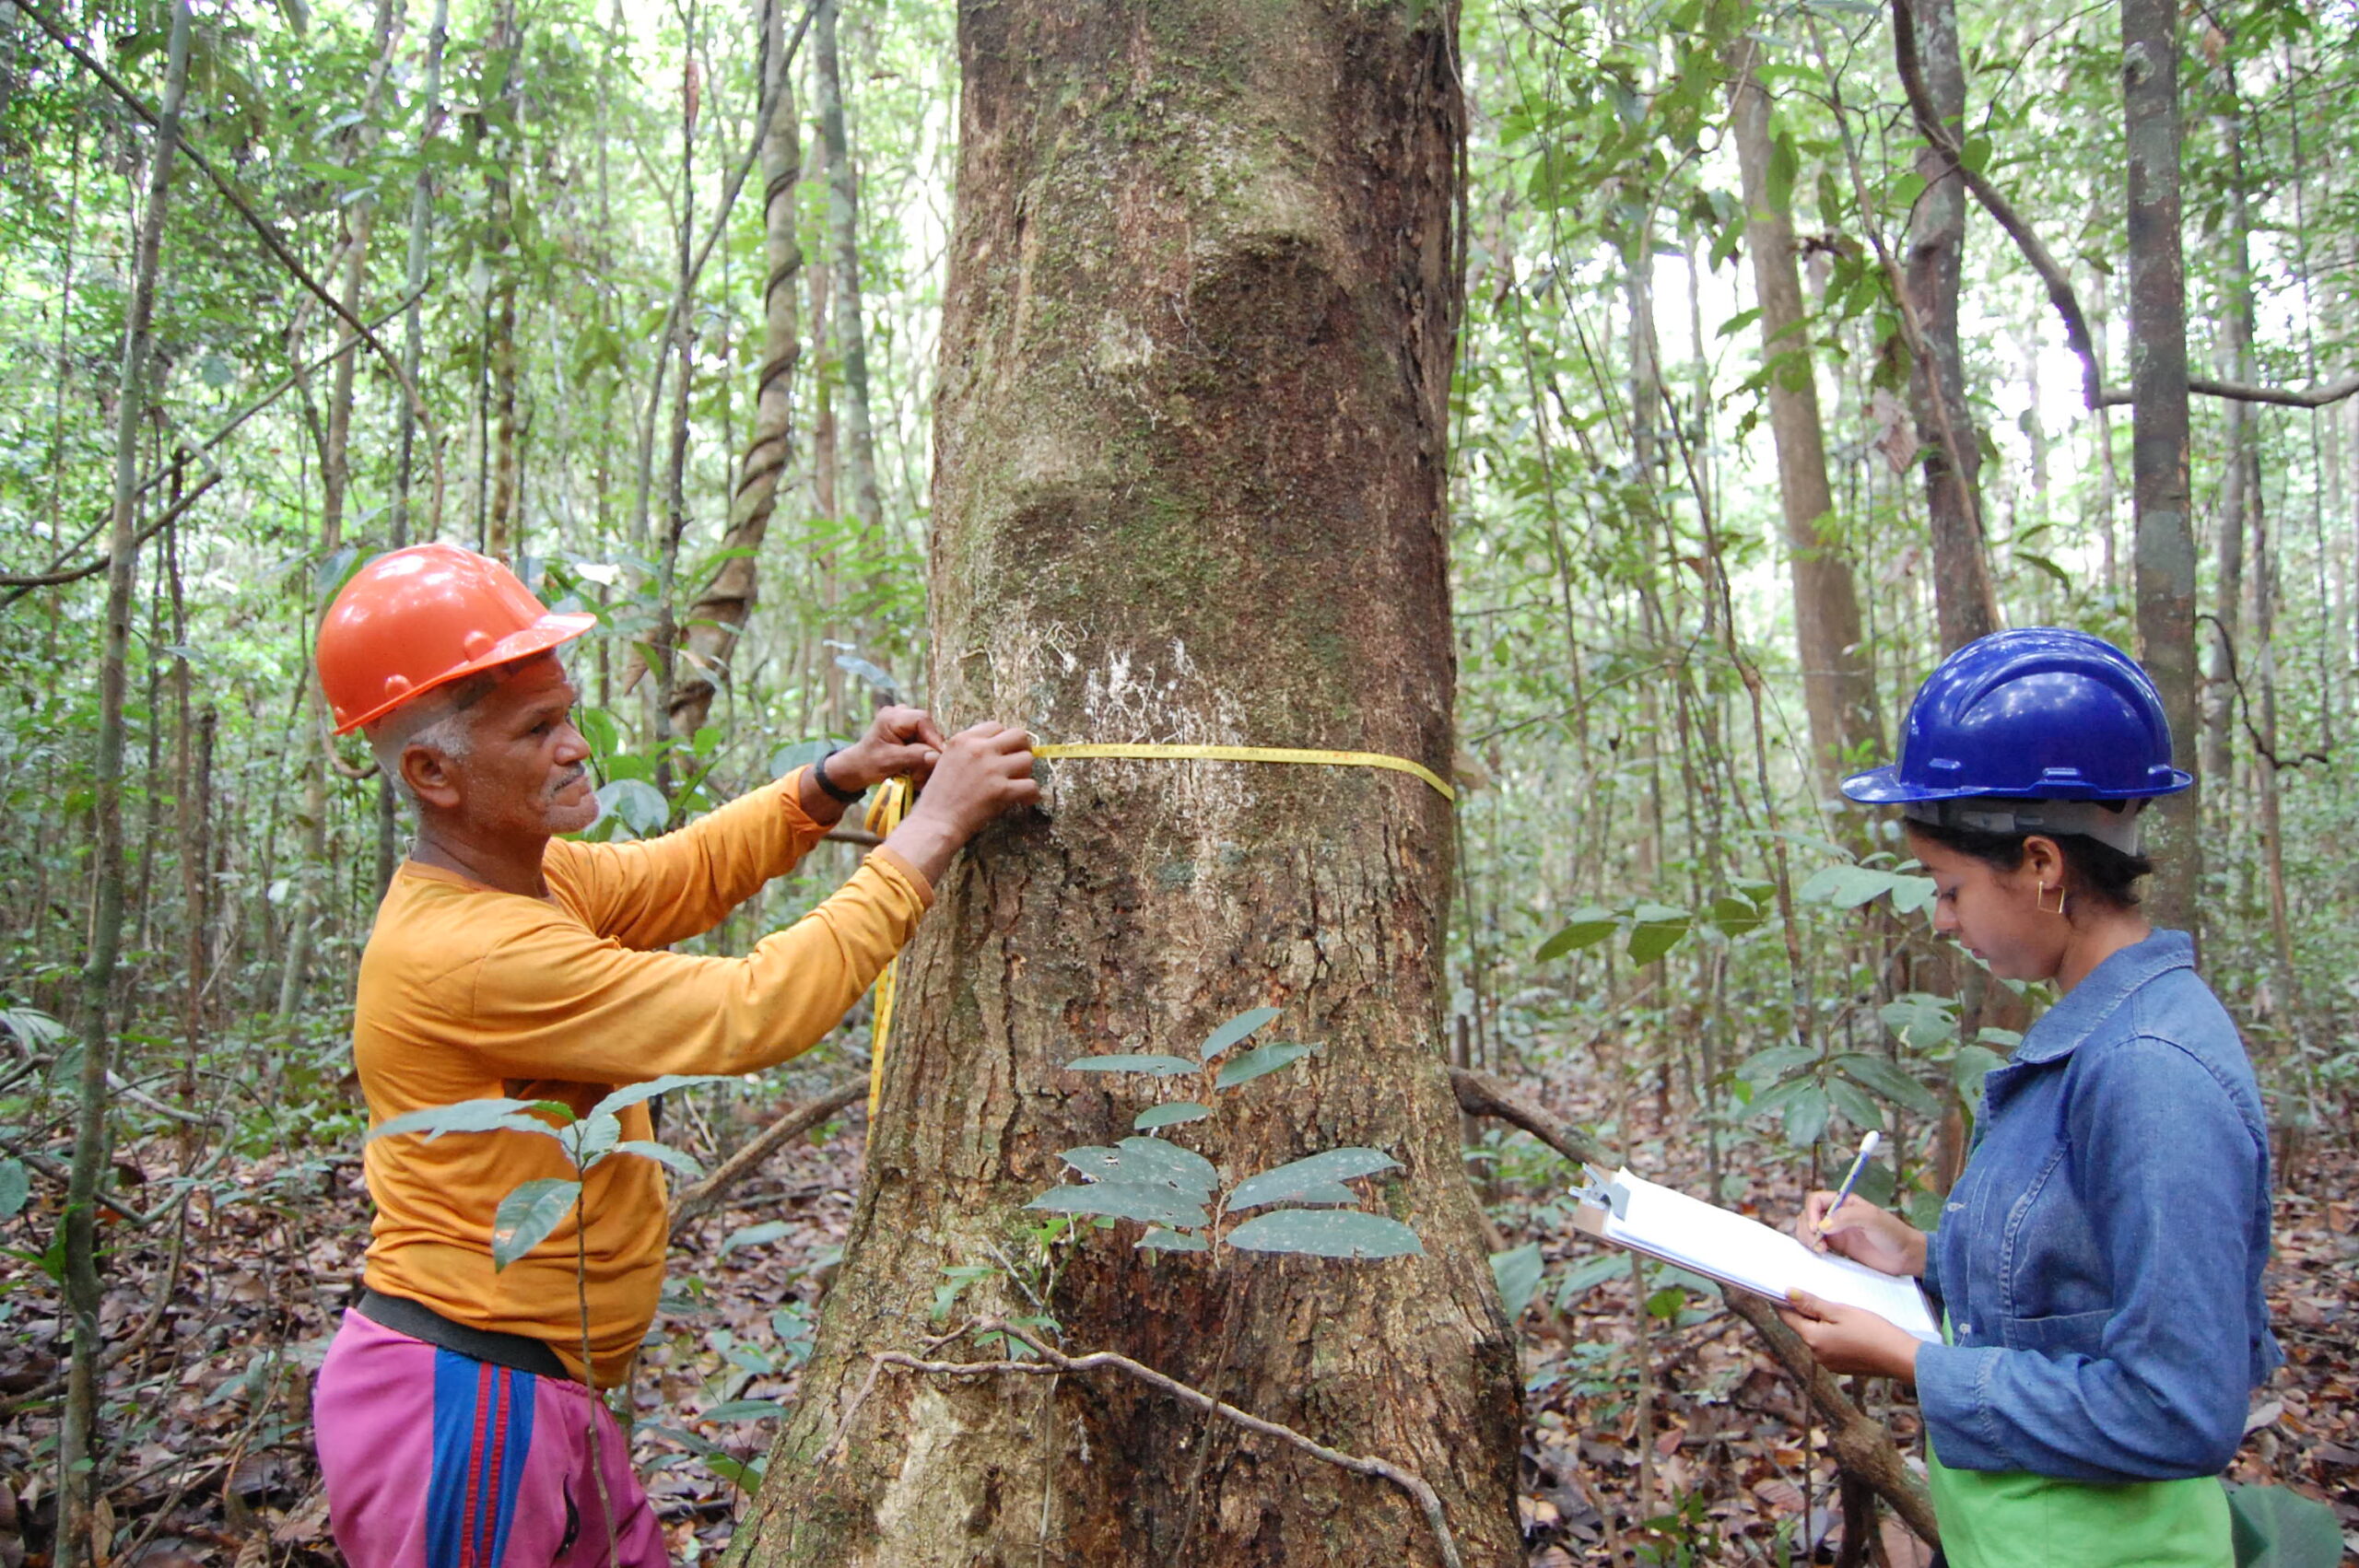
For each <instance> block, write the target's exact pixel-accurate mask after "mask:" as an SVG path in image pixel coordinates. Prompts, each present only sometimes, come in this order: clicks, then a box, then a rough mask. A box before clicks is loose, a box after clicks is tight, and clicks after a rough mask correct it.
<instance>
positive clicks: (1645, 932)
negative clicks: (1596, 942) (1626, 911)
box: [1630, 904, 1688, 964]
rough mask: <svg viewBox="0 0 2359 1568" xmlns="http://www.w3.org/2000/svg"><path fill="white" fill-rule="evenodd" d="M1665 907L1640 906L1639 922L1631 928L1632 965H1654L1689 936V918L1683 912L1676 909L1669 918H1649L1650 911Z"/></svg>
mask: <svg viewBox="0 0 2359 1568" xmlns="http://www.w3.org/2000/svg"><path fill="white" fill-rule="evenodd" d="M1663 907H1665V906H1663V905H1661V904H1641V905H1640V906H1638V910H1639V916H1640V918H1639V919H1638V922H1637V924H1636V925H1634V926H1632V927H1631V928H1630V962H1631V963H1633V964H1651V963H1653V962H1654V961H1655V960H1656V959H1658V958H1661V956H1662V955H1663V954H1666V953H1669V952H1670V951H1671V950H1672V948H1674V947H1677V946H1678V945H1679V939H1680V938H1681V937H1684V936H1685V935H1686V934H1687V923H1688V918H1687V916H1686V915H1685V914H1684V912H1682V911H1679V910H1676V909H1674V910H1672V912H1671V914H1670V915H1669V916H1654V917H1652V918H1649V916H1648V914H1647V912H1648V911H1649V910H1653V909H1661V908H1663Z"/></svg>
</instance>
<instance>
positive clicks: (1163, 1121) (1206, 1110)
mask: <svg viewBox="0 0 2359 1568" xmlns="http://www.w3.org/2000/svg"><path fill="white" fill-rule="evenodd" d="M1212 1114H1213V1108H1212V1106H1200V1105H1198V1104H1197V1103H1196V1102H1195V1101H1193V1100H1174V1101H1172V1102H1171V1104H1169V1105H1168V1106H1148V1107H1147V1108H1146V1109H1144V1110H1143V1111H1141V1112H1140V1113H1139V1114H1138V1115H1137V1116H1135V1117H1132V1118H1131V1125H1132V1126H1133V1127H1134V1128H1136V1129H1139V1130H1140V1131H1141V1132H1145V1131H1147V1130H1148V1129H1152V1128H1157V1127H1177V1126H1179V1125H1180V1123H1181V1122H1183V1121H1202V1120H1203V1119H1204V1118H1205V1117H1208V1116H1210V1115H1212Z"/></svg>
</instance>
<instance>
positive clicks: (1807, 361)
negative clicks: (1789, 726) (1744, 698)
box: [1730, 38, 1876, 801]
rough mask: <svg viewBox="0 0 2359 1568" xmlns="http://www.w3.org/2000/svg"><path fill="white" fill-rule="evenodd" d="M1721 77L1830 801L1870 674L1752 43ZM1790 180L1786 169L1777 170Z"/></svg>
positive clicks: (1860, 748)
mask: <svg viewBox="0 0 2359 1568" xmlns="http://www.w3.org/2000/svg"><path fill="white" fill-rule="evenodd" d="M1737 47H1738V49H1739V51H1740V58H1739V60H1738V63H1737V64H1738V68H1737V71H1736V79H1735V83H1734V85H1733V86H1732V87H1731V88H1730V97H1731V114H1730V126H1731V132H1732V134H1733V135H1734V137H1735V140H1736V150H1737V164H1738V169H1739V171H1740V174H1741V176H1742V179H1743V185H1744V206H1745V214H1746V216H1745V228H1744V248H1745V249H1746V250H1747V251H1750V252H1752V253H1753V287H1754V294H1755V303H1756V304H1757V305H1758V306H1759V307H1760V309H1761V353H1762V357H1763V358H1764V359H1766V360H1767V361H1768V362H1769V364H1770V366H1771V370H1770V376H1769V430H1770V434H1771V436H1772V437H1773V438H1774V439H1776V442H1777V447H1778V497H1779V500H1780V502H1781V504H1782V506H1783V509H1784V513H1785V521H1786V545H1787V550H1788V552H1789V554H1790V556H1791V557H1792V561H1793V579H1794V636H1795V641H1796V642H1797V644H1798V645H1799V649H1800V652H1801V656H1802V696H1803V700H1804V703H1805V706H1806V707H1807V708H1808V710H1809V713H1810V738H1811V760H1812V765H1813V778H1814V781H1815V784H1816V786H1817V792H1818V798H1819V799H1820V800H1822V801H1832V800H1834V799H1835V798H1836V785H1837V783H1838V782H1839V781H1840V779H1841V777H1842V775H1843V773H1844V772H1845V771H1846V763H1847V759H1848V758H1851V757H1857V756H1860V755H1865V753H1866V752H1867V750H1869V749H1870V743H1872V742H1873V741H1874V740H1875V739H1876V721H1875V675H1874V672H1873V671H1872V669H1870V667H1869V664H1868V657H1867V650H1866V649H1865V648H1864V647H1862V646H1861V643H1860V600H1859V594H1858V591H1857V590H1856V589H1854V587H1853V586H1852V583H1851V568H1850V563H1849V562H1848V561H1847V560H1846V559H1845V558H1844V555H1843V550H1842V545H1841V542H1840V539H1839V537H1838V535H1837V531H1836V529H1835V527H1834V521H1835V493H1834V490H1833V489H1832V487H1831V486H1829V485H1828V484H1827V479H1826V439H1825V433H1824V430H1823V427H1821V425H1820V422H1819V412H1818V381H1817V373H1816V371H1815V369H1814V368H1813V363H1812V357H1811V352H1810V322H1809V316H1808V312H1807V311H1806V310H1804V308H1803V304H1802V275H1801V273H1800V271H1799V269H1798V267H1797V265H1796V263H1795V256H1794V221H1793V215H1792V213H1791V212H1790V210H1789V206H1788V204H1787V203H1786V202H1785V201H1783V200H1777V199H1773V198H1774V197H1777V196H1778V194H1779V193H1778V192H1776V191H1773V189H1772V185H1773V183H1774V181H1772V179H1771V165H1772V163H1773V161H1774V160H1775V159H1776V158H1777V156H1778V154H1777V148H1776V146H1775V144H1774V142H1773V141H1772V140H1771V137H1770V132H1769V95H1768V94H1767V93H1766V91H1764V90H1763V89H1762V87H1761V84H1760V83H1759V82H1757V81H1755V79H1754V76H1753V67H1754V57H1755V54H1756V53H1757V52H1758V50H1759V47H1760V46H1759V45H1758V44H1757V43H1755V41H1752V40H1751V39H1749V38H1748V39H1746V40H1744V41H1743V42H1742V43H1740V44H1739V45H1738V46H1737ZM1786 184H1787V185H1788V186H1789V187H1790V184H1791V181H1790V178H1789V180H1788V181H1786Z"/></svg>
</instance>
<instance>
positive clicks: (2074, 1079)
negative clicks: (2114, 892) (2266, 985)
mask: <svg viewBox="0 0 2359 1568" xmlns="http://www.w3.org/2000/svg"><path fill="white" fill-rule="evenodd" d="M1985 1093H1986V1099H1985V1103H1984V1107H1983V1113H1982V1121H1981V1125H1980V1128H1979V1129H1978V1133H1977V1137H1976V1140H1975V1147H1974V1153H1973V1157H1972V1158H1971V1159H1970V1160H1968V1161H1967V1163H1966V1171H1965V1174H1964V1175H1963V1176H1960V1177H1959V1178H1958V1183H1957V1186H1956V1188H1954V1190H1952V1192H1951V1193H1950V1195H1949V1199H1948V1201H1947V1203H1946V1204H1945V1205H1944V1206H1943V1210H1942V1223H1941V1226H1940V1228H1939V1229H1938V1230H1937V1231H1936V1232H1935V1233H1934V1235H1932V1236H1931V1238H1930V1245H1929V1246H1927V1247H1926V1258H1925V1286H1926V1289H1927V1291H1928V1292H1929V1293H1931V1294H1932V1295H1933V1296H1934V1298H1935V1299H1936V1300H1937V1301H1939V1302H1940V1303H1941V1305H1942V1307H1943V1309H1944V1310H1945V1311H1946V1312H1947V1314H1948V1316H1949V1320H1950V1332H1951V1337H1952V1343H1950V1344H1947V1345H1928V1346H1926V1347H1925V1348H1924V1349H1923V1350H1921V1351H1919V1352H1918V1356H1917V1397H1918V1400H1919V1404H1920V1406H1921V1407H1922V1409H1923V1410H1924V1416H1925V1421H1926V1423H1927V1425H1928V1427H1929V1429H1930V1430H1931V1433H1932V1440H1933V1449H1934V1452H1936V1453H1937V1454H1939V1455H1940V1456H1941V1459H1942V1463H1943V1464H1944V1465H1947V1466H1949V1467H1950V1468H1952V1469H1973V1470H2028V1471H2031V1472H2033V1473H2035V1474H2037V1475H2044V1476H2054V1477H2058V1478H2060V1479H2063V1480H2082V1481H2125V1480H2175V1479H2177V1478H2180V1477H2185V1476H2200V1475H2213V1474H2217V1473H2218V1472H2219V1471H2221V1470H2222V1469H2225V1468H2226V1466H2227V1463H2228V1460H2229V1458H2230V1457H2231V1456H2233V1455H2234V1454H2235V1452H2236V1445H2237V1444H2238V1443H2239V1442H2240V1441H2241V1440H2242V1438H2243V1436H2244V1420H2245V1409H2246V1402H2247V1399H2248V1397H2249V1395H2250V1394H2251V1391H2252V1389H2253V1388H2254V1387H2255V1386H2257V1385H2258V1384H2259V1383H2260V1382H2261V1381H2262V1380H2263V1379H2264V1378H2266V1377H2267V1376H2268V1375H2269V1373H2270V1370H2271V1368H2272V1367H2274V1366H2276V1365H2277V1364H2278V1363H2279V1362H2281V1361H2283V1359H2284V1358H2283V1355H2282V1354H2281V1353H2280V1352H2279V1351H2278V1349H2277V1341H2276V1340H2275V1339H2274V1338H2273V1337H2271V1334H2270V1332H2269V1313H2268V1307H2267V1306H2266V1305H2265V1304H2264V1303H2263V1301H2262V1297H2261V1283H2260V1275H2261V1268H2262V1265H2263V1264H2264V1263H2266V1262H2267V1260H2268V1257H2269V1140H2268V1135H2267V1133H2266V1131H2265V1129H2264V1124H2263V1122H2262V1118H2261V1108H2260V1095H2259V1091H2258V1089H2257V1088H2256V1086H2255V1084H2254V1082H2253V1072H2252V1064H2251V1063H2250V1062H2249V1061H2248V1060H2247V1059H2246V1057H2245V1051H2244V1046H2243V1044H2242V1042H2241V1041H2240V1040H2239V1039H2238V1038H2237V1036H2236V1025H2235V1024H2232V1023H2231V1022H2230V1021H2229V1019H2228V1014H2227V1012H2226V1011H2225V1010H2224V1008H2222V1007H2221V1005H2220V1003H2219V1000H2218V999H2217V998H2215V997H2214V996H2213V995H2212V992H2211V989H2210V988H2208V987H2206V986H2205V985H2204V983H2203V982H2202V981H2201V980H2200V979H2198V978H2197V977H2196V974H2195V966H2194V947H2193V944H2192V943H2191V942H2189V939H2188V937H2187V936H2186V934H2185V933H2184V932H2180V931H2157V932H2155V933H2154V935H2153V936H2151V937H2149V938H2147V939H2146V940H2145V941H2144V942H2139V943H2138V944H2137V945H2135V946H2133V947H2129V948H2125V949H2123V950H2122V951H2121V952H2119V953H2117V954H2114V955H2113V956H2112V957H2110V958H2107V960H2106V961H2105V962H2104V963H2102V964H2100V965H2097V967H2096V968H2095V970H2094V971H2092V972H2091V973H2090V975H2089V976H2088V977H2087V978H2085V979H2083V981H2082V982H2081V984H2080V985H2079V986H2077V987H2076V988H2074V989H2073V990H2072V992H2071V994H2070V995H2069V996H2066V997H2065V998H2063V999H2062V1000H2060V1001H2059V1002H2058V1003H2057V1004H2056V1005H2055V1006H2054V1007H2052V1008H2050V1009H2048V1012H2047V1013H2046V1014H2045V1015H2043V1016H2042V1017H2041V1018H2040V1019H2039V1020H2038V1021H2037V1022H2036V1023H2035V1024H2033V1025H2032V1027H2031V1030H2030V1032H2029V1033H2028V1034H2026V1035H2025V1036H2024V1040H2023V1043H2022V1045H2020V1046H2018V1047H2016V1049H2015V1053H2014V1056H2013V1059H2012V1060H2010V1061H2009V1062H2008V1063H2007V1065H2005V1066H2004V1067H2000V1068H1994V1069H1993V1070H1992V1071H1991V1072H1990V1074H1989V1078H1988V1079H1987V1080H1986V1081H1985Z"/></svg>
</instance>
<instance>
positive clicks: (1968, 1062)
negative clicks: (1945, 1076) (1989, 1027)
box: [1950, 1046, 2007, 1094]
mask: <svg viewBox="0 0 2359 1568" xmlns="http://www.w3.org/2000/svg"><path fill="white" fill-rule="evenodd" d="M2006 1065H2007V1059H2006V1058H2005V1057H2002V1056H2001V1055H2000V1054H1999V1053H1998V1052H1997V1051H1994V1050H1992V1049H1991V1048H1990V1047H1989V1046H1960V1047H1958V1048H1957V1055H1956V1056H1955V1057H1954V1058H1952V1059H1950V1081H1951V1082H1954V1083H1955V1084H1956V1085H1957V1088H1958V1093H1959V1094H1981V1093H1982V1080H1983V1079H1984V1077H1985V1076H1987V1075H1988V1074H1989V1073H1991V1072H1993V1071H1996V1070H1998V1069H2000V1068H2002V1067H2004V1066H2006Z"/></svg>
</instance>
